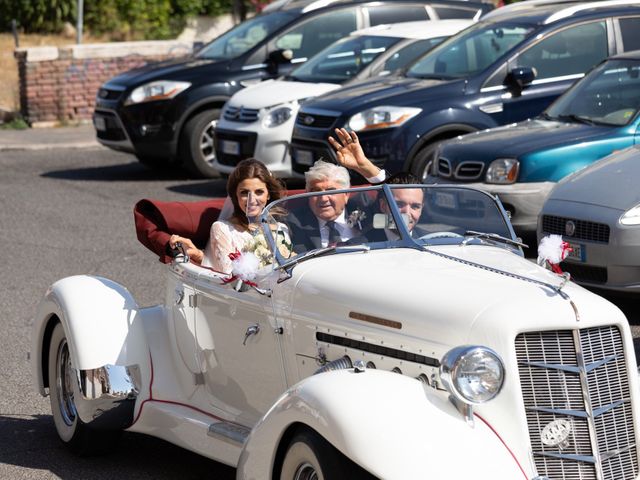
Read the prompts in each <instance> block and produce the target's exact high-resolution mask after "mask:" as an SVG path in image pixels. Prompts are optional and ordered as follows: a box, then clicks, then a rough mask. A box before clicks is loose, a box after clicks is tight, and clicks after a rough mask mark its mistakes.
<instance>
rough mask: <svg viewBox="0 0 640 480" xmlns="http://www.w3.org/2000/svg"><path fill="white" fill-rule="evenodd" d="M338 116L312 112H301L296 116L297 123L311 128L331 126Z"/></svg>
mask: <svg viewBox="0 0 640 480" xmlns="http://www.w3.org/2000/svg"><path fill="white" fill-rule="evenodd" d="M337 118H338V117H331V116H329V115H315V114H311V113H303V112H299V113H298V116H297V117H296V124H298V125H301V126H303V127H311V128H330V127H331V126H333V124H334V123H335V121H336V120H337Z"/></svg>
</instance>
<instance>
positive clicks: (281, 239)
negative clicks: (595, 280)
mask: <svg viewBox="0 0 640 480" xmlns="http://www.w3.org/2000/svg"><path fill="white" fill-rule="evenodd" d="M406 194H410V196H411V198H413V201H411V202H407V203H404V202H402V201H401V199H402V198H403V195H406ZM345 195H347V196H349V197H350V199H349V201H348V204H347V208H348V215H347V216H346V218H347V220H348V221H349V222H350V224H351V225H352V227H351V228H352V229H354V230H355V232H353V233H355V234H356V235H355V236H354V237H353V238H352V239H351V240H350V241H348V242H345V243H343V244H338V245H336V246H327V247H324V248H322V247H318V248H316V247H313V246H312V245H311V244H310V243H308V241H309V240H312V238H313V228H314V220H315V217H313V213H312V210H311V209H312V207H313V205H314V204H315V203H316V202H317V201H323V202H334V201H335V202H339V201H340V198H342V201H344V200H345ZM332 196H333V197H332ZM320 197H322V199H320ZM395 198H398V199H399V200H398V201H396V200H395ZM405 198H406V197H405ZM419 198H422V199H423V203H421V202H420V201H419ZM363 199H365V200H367V201H363ZM144 205H145V208H142V207H140V205H139V208H137V209H136V215H139V217H140V218H138V220H140V222H139V223H138V233H139V236H140V239H141V240H142V241H143V242H144V243H145V244H146V245H148V246H153V245H155V246H154V247H153V248H154V250H155V251H156V252H159V253H160V254H161V255H163V252H165V247H166V245H164V244H163V241H159V242H158V243H157V244H154V241H153V239H154V238H160V237H162V238H164V239H165V240H166V239H167V238H168V234H166V233H164V232H163V235H164V237H163V236H162V235H160V234H159V232H158V230H157V229H156V227H157V226H158V225H165V226H167V227H169V229H173V228H177V225H181V226H182V229H183V230H182V231H181V233H182V234H186V233H188V231H189V229H190V228H192V230H193V231H192V232H191V233H192V236H193V237H194V238H195V235H196V233H195V232H196V230H198V227H199V226H200V225H199V223H200V221H199V220H198V218H204V217H206V215H208V214H210V213H211V212H210V208H209V207H207V205H206V202H200V203H199V204H197V205H195V204H194V205H193V206H190V205H189V204H184V203H181V204H169V205H164V206H158V205H153V204H152V203H151V202H146V203H145V204H144ZM196 206H197V208H196ZM163 209H164V210H163ZM407 209H411V213H409V214H408V215H407V214H406V212H408V210H407ZM187 211H188V212H191V213H192V214H193V216H191V217H190V216H188V215H185V212H187ZM163 212H164V213H163ZM207 212H208V213H207ZM145 215H147V217H145ZM172 215H173V216H172ZM201 215H204V216H202V217H201ZM189 218H191V219H193V221H194V224H193V225H191V227H189V225H188V224H187V223H185V222H187V221H188V220H185V219H189ZM407 220H409V221H408V222H407ZM145 222H146V224H148V225H151V226H150V227H149V228H143V227H141V225H143V224H145ZM261 222H262V233H261V234H258V235H257V236H256V238H255V244H256V245H259V244H260V243H261V242H264V243H266V244H267V246H268V249H269V250H270V251H272V252H275V259H273V263H268V259H266V260H265V259H264V258H263V260H262V261H263V263H264V265H263V266H262V267H261V268H256V269H253V270H252V271H251V270H249V269H245V270H244V274H243V275H244V277H243V278H244V280H245V281H240V280H236V281H230V282H225V280H230V277H229V276H228V275H223V274H220V273H217V272H214V271H211V270H209V269H205V268H202V267H199V266H197V265H194V264H192V263H190V262H189V261H188V259H186V258H185V257H184V256H182V255H179V256H178V257H176V258H175V259H174V260H173V261H172V262H171V263H170V264H168V266H167V270H166V299H165V302H164V304H163V305H157V306H154V307H149V308H141V307H139V306H138V305H137V303H136V301H135V299H134V298H132V296H131V294H130V293H129V292H128V291H127V289H126V288H125V287H123V286H121V285H118V284H116V283H114V282H112V281H110V280H107V279H105V278H101V277H96V276H91V275H80V276H74V277H69V278H65V279H62V280H59V281H58V282H56V283H54V284H53V285H51V287H50V288H49V289H48V291H47V293H46V296H45V298H44V299H43V301H42V303H41V304H40V307H39V310H38V313H37V315H36V318H35V322H34V330H33V354H32V359H33V368H34V374H35V382H36V385H37V388H38V390H39V391H40V393H41V394H43V395H47V394H48V395H50V397H51V407H52V413H53V420H54V422H55V425H56V429H57V431H58V434H59V436H60V438H61V439H62V440H63V442H65V443H67V444H68V445H69V446H71V447H74V448H77V449H82V450H84V451H86V450H90V449H92V448H102V447H105V446H108V445H109V444H110V443H111V442H113V441H115V439H116V437H117V432H118V431H120V430H129V431H133V432H141V433H146V434H149V435H154V436H157V437H160V438H163V439H165V440H168V441H170V442H173V443H175V444H177V445H180V446H182V447H184V448H187V449H189V450H192V451H194V452H197V453H199V454H202V455H205V456H207V457H209V458H212V459H215V460H218V461H220V462H223V463H225V464H229V465H232V466H237V478H238V479H256V480H258V479H286V480H294V479H316V478H317V479H325V480H327V479H339V478H345V479H346V478H348V479H353V478H372V477H377V478H381V479H385V480H393V479H398V480H406V479H418V478H435V479H463V478H464V479H468V478H473V479H477V480H482V479H486V480H489V479H490V480H514V479H528V480H532V479H538V480H543V479H549V478H552V479H554V480H562V479H565V480H568V479H576V478H580V479H587V478H593V479H596V478H597V479H601V480H626V479H628V480H631V479H635V478H637V476H638V445H640V441H639V440H640V438H639V432H640V425H639V423H638V421H639V419H640V410H639V408H638V407H639V405H640V404H639V402H638V394H639V393H640V390H639V387H640V386H639V385H638V375H637V370H636V359H635V355H634V349H633V342H632V338H631V333H630V329H629V325H628V323H627V320H626V319H625V317H624V315H623V314H622V312H620V310H618V309H617V308H616V307H615V306H613V305H612V304H610V303H609V302H608V301H606V300H604V299H603V298H601V297H599V296H597V295H594V294H593V293H591V292H589V291H587V290H585V289H583V288H582V287H580V286H577V285H575V284H573V283H571V282H566V278H565V277H563V276H560V275H556V274H554V273H552V272H550V271H548V270H546V269H543V268H541V267H539V266H537V265H536V264H534V263H532V262H530V261H528V260H527V259H525V258H524V256H523V254H522V249H521V246H520V244H519V243H518V242H517V241H516V240H515V234H514V232H513V229H512V227H511V225H510V224H509V221H508V218H507V216H506V214H505V211H504V209H502V207H501V206H500V204H499V203H497V201H496V199H495V198H494V197H492V196H490V195H488V194H486V193H484V192H481V191H479V190H474V189H470V188H467V187H459V186H418V185H413V186H406V185H400V186H397V185H396V186H389V185H384V186H377V187H368V188H363V189H354V190H351V191H334V192H331V194H327V192H318V193H310V194H301V195H296V196H291V197H288V198H285V199H282V200H279V201H277V202H274V203H272V204H270V206H268V207H267V209H266V211H265V212H264V214H263V215H262V219H261ZM316 225H317V222H316ZM410 229H411V230H410ZM174 231H175V230H174ZM145 232H146V233H145ZM151 232H153V233H151ZM258 252H259V248H258V247H256V248H254V249H249V251H245V252H243V253H242V256H245V255H246V256H249V255H251V254H258ZM242 256H241V258H242ZM236 274H237V275H240V273H238V272H236Z"/></svg>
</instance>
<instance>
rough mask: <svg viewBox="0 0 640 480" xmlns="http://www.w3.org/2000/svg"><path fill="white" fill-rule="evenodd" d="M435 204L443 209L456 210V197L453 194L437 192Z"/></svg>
mask: <svg viewBox="0 0 640 480" xmlns="http://www.w3.org/2000/svg"><path fill="white" fill-rule="evenodd" d="M434 203H435V204H436V205H437V206H438V207H441V208H456V197H455V195H453V194H452V193H446V192H435V197H434Z"/></svg>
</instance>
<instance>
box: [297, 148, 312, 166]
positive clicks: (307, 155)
mask: <svg viewBox="0 0 640 480" xmlns="http://www.w3.org/2000/svg"><path fill="white" fill-rule="evenodd" d="M296 162H298V163H299V164H300V165H309V166H311V165H313V152H310V151H309V150H296Z"/></svg>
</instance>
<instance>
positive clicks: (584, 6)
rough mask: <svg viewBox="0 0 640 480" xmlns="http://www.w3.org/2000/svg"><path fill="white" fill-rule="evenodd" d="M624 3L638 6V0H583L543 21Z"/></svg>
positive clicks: (555, 19) (623, 4) (556, 19)
mask: <svg viewBox="0 0 640 480" xmlns="http://www.w3.org/2000/svg"><path fill="white" fill-rule="evenodd" d="M625 5H630V6H633V5H636V6H639V7H640V1H638V0H605V1H603V2H584V3H580V4H578V5H573V6H571V7H567V8H564V9H562V10H560V11H559V12H556V13H554V14H553V15H551V16H549V17H548V18H547V19H546V20H545V21H544V23H545V25H548V24H549V23H553V22H557V21H558V20H562V19H563V18H567V17H570V16H571V15H573V14H574V13H577V12H581V11H583V10H591V9H594V8H605V7H617V6H625Z"/></svg>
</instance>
